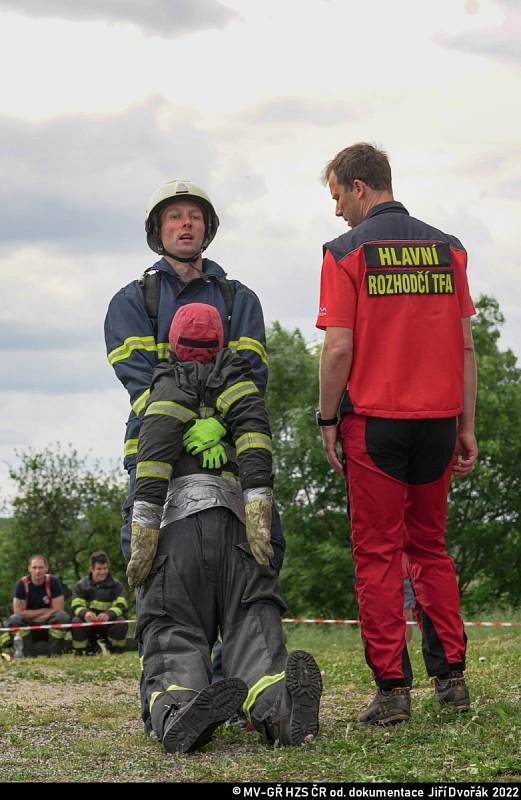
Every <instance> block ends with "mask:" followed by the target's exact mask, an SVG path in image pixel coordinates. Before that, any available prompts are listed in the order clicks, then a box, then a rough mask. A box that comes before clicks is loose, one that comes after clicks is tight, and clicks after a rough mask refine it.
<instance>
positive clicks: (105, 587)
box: [71, 550, 128, 655]
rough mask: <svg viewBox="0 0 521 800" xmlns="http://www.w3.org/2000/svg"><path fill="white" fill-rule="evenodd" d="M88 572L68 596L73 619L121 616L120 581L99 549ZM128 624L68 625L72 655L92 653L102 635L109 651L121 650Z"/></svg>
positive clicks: (123, 604)
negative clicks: (114, 576) (112, 573)
mask: <svg viewBox="0 0 521 800" xmlns="http://www.w3.org/2000/svg"><path fill="white" fill-rule="evenodd" d="M89 566H90V570H89V574H88V575H87V577H86V578H83V579H82V580H81V581H78V583H77V584H76V587H75V589H74V595H73V598H72V602H71V605H72V610H73V613H74V615H75V616H74V619H73V622H92V623H96V622H110V621H112V620H118V619H125V617H126V614H127V601H126V600H125V597H124V595H123V587H122V585H121V583H120V582H119V581H117V580H115V579H114V578H113V577H112V575H111V574H110V572H109V568H110V563H109V559H108V557H107V554H106V553H104V552H103V550H98V551H97V552H95V553H93V554H92V555H91V557H90V559H89ZM127 629H128V625H126V624H124V623H118V624H116V625H100V626H99V627H85V628H72V629H71V632H72V648H73V652H74V653H75V654H76V655H84V654H88V655H93V654H94V653H96V652H99V645H98V644H97V639H98V637H100V638H102V639H103V640H104V641H105V642H106V644H107V647H108V649H109V650H110V652H111V653H123V652H124V650H125V645H126V639H127Z"/></svg>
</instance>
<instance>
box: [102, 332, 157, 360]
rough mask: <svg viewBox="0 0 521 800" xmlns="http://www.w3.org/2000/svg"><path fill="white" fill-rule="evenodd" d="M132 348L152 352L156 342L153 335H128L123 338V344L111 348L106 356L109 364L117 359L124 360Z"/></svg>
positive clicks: (130, 353) (128, 356)
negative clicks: (126, 337)
mask: <svg viewBox="0 0 521 800" xmlns="http://www.w3.org/2000/svg"><path fill="white" fill-rule="evenodd" d="M134 350H146V351H147V352H148V353H153V352H155V350H156V342H155V339H154V337H153V336H129V337H128V339H125V341H124V342H123V344H120V345H119V347H116V348H115V349H114V350H112V351H111V352H110V353H109V354H108V356H107V358H108V361H109V364H110V365H111V366H113V365H114V364H117V362H118V361H124V360H125V359H126V358H130V356H131V355H132V353H133V352H134Z"/></svg>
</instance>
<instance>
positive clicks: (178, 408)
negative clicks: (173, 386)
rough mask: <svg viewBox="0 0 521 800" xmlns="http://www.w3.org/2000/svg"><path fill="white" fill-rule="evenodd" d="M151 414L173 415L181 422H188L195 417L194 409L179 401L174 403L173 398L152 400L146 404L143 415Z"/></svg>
mask: <svg viewBox="0 0 521 800" xmlns="http://www.w3.org/2000/svg"><path fill="white" fill-rule="evenodd" d="M151 414H164V415H165V416H166V417H175V419H178V420H180V421H181V422H190V420H192V419H196V418H197V414H196V412H195V411H192V410H191V409H190V408H187V407H186V406H182V405H181V403H174V402H173V400H154V402H153V403H150V405H149V406H148V408H147V410H146V412H145V417H148V416H150V415H151Z"/></svg>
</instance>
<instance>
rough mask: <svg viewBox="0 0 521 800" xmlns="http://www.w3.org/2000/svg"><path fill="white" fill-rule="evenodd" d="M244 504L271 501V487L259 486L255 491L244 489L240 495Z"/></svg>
mask: <svg viewBox="0 0 521 800" xmlns="http://www.w3.org/2000/svg"><path fill="white" fill-rule="evenodd" d="M242 496H243V499H244V502H245V503H249V502H251V501H252V500H273V489H272V488H271V486H259V487H258V488H256V489H245V490H244V491H243V493H242Z"/></svg>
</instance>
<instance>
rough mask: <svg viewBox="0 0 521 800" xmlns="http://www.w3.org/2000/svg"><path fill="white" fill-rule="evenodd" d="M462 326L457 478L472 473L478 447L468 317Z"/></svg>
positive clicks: (475, 373)
mask: <svg viewBox="0 0 521 800" xmlns="http://www.w3.org/2000/svg"><path fill="white" fill-rule="evenodd" d="M461 323H462V326H463V347H464V364H463V410H462V412H461V414H460V416H459V419H458V433H457V439H456V448H455V451H454V455H455V457H454V474H455V475H456V476H457V477H462V476H463V475H468V474H469V472H472V470H473V469H474V466H475V464H476V461H477V458H478V445H477V442H476V436H475V433H474V418H475V411H476V394H477V383H478V381H477V368H476V354H475V352H474V342H473V339H472V327H471V322H470V317H465V318H464V319H462V320H461Z"/></svg>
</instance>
